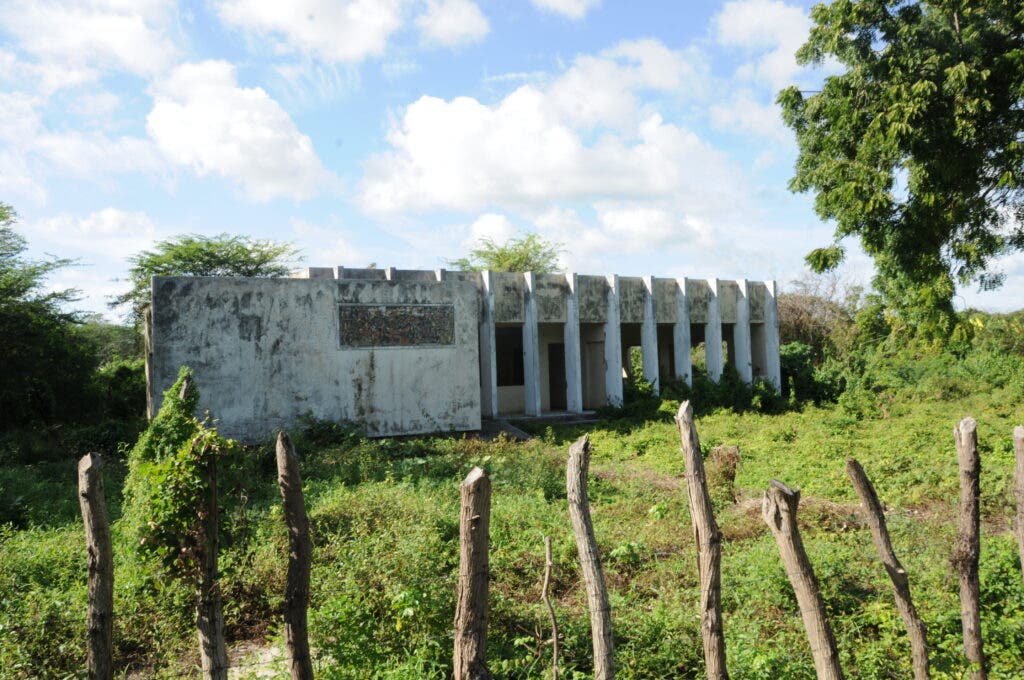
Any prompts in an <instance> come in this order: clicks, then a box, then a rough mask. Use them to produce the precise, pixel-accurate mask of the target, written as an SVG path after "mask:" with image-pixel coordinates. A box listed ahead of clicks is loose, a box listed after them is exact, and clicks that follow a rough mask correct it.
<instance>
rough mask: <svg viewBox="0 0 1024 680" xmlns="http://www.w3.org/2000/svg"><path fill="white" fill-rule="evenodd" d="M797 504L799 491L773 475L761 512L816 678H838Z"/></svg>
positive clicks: (836, 655) (832, 638)
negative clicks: (797, 607) (790, 588)
mask: <svg viewBox="0 0 1024 680" xmlns="http://www.w3.org/2000/svg"><path fill="white" fill-rule="evenodd" d="M799 504H800V491H798V490H797V489H791V488H790V487H788V486H786V485H785V484H783V483H782V482H780V481H778V480H775V479H773V480H772V481H771V484H770V485H769V487H768V489H767V490H766V491H765V492H764V498H763V499H762V501H761V516H762V517H763V518H764V521H765V523H766V524H767V525H768V528H769V529H771V530H772V534H774V535H775V542H776V543H778V545H779V553H780V554H781V555H782V564H783V566H784V567H785V568H786V575H787V576H788V577H789V582H790V583H792V584H793V590H794V591H795V592H796V600H797V603H798V604H799V605H800V616H801V617H802V618H803V620H804V628H806V629H807V639H808V640H809V642H810V643H811V656H812V657H814V670H815V671H816V673H817V676H818V680H842V677H843V669H842V668H841V667H840V666H839V650H838V648H837V646H836V638H835V635H834V634H833V633H832V627H831V626H830V625H829V623H828V617H827V616H826V614H825V602H824V601H823V600H822V598H821V590H820V589H819V588H818V579H816V578H815V577H814V569H813V568H812V567H811V561H810V560H809V559H807V551H806V550H804V543H803V540H802V539H801V538H800V530H799V529H798V528H797V524H796V511H797V506H799Z"/></svg>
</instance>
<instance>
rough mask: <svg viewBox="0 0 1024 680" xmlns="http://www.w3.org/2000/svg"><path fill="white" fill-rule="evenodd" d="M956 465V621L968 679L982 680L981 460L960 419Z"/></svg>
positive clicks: (970, 430)
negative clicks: (968, 667) (967, 664)
mask: <svg viewBox="0 0 1024 680" xmlns="http://www.w3.org/2000/svg"><path fill="white" fill-rule="evenodd" d="M953 439H954V440H955V441H956V452H957V462H958V464H959V467H960V520H959V526H958V527H957V536H956V546H955V547H954V549H953V568H954V569H955V570H956V572H957V575H958V576H959V577H960V620H961V623H962V624H963V629H964V655H965V656H966V657H967V660H968V661H969V662H970V663H971V675H970V677H971V679H972V680H985V678H987V677H988V671H987V670H986V664H985V651H984V648H983V647H982V642H981V603H980V600H981V586H980V583H979V582H978V557H979V554H980V552H981V534H980V530H981V515H980V511H979V508H978V497H979V496H980V494H981V459H980V458H979V457H978V426H977V423H975V422H974V418H964V419H963V420H961V421H960V424H959V425H957V426H956V427H955V428H953Z"/></svg>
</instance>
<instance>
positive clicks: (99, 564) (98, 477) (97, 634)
mask: <svg viewBox="0 0 1024 680" xmlns="http://www.w3.org/2000/svg"><path fill="white" fill-rule="evenodd" d="M102 467H103V460H102V458H100V455H99V454H98V453H88V454H86V455H84V456H82V457H81V459H79V461H78V502H79V505H80V506H81V508H82V521H83V522H84V523H85V545H86V553H87V555H88V564H89V611H88V614H87V616H86V625H87V627H88V630H89V640H88V646H87V651H86V663H87V665H88V670H89V680H111V679H112V678H113V677H114V667H113V663H114V660H113V649H114V648H113V628H114V626H113V624H114V553H113V549H112V548H111V544H110V524H109V523H108V521H107V505H106V501H105V500H104V497H103V475H102V473H101V470H102Z"/></svg>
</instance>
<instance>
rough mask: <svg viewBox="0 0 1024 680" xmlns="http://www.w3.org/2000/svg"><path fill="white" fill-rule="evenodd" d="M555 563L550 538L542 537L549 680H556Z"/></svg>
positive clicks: (542, 590)
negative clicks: (549, 656)
mask: <svg viewBox="0 0 1024 680" xmlns="http://www.w3.org/2000/svg"><path fill="white" fill-rule="evenodd" d="M554 569H555V562H554V560H552V559H551V537H550V536H545V537H544V585H543V586H541V591H540V592H541V599H542V600H544V604H545V605H547V608H548V614H549V615H550V617H551V680H558V619H557V618H556V617H555V605H554V604H552V602H551V595H550V589H551V576H552V573H553V572H554Z"/></svg>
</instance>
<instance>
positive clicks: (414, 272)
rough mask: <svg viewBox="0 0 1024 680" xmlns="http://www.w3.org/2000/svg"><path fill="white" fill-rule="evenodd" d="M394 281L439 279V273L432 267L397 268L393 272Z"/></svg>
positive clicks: (392, 278)
mask: <svg viewBox="0 0 1024 680" xmlns="http://www.w3.org/2000/svg"><path fill="white" fill-rule="evenodd" d="M391 280H392V281H437V273H436V272H434V271H433V270H432V269H395V270H393V271H392V272H391Z"/></svg>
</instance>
